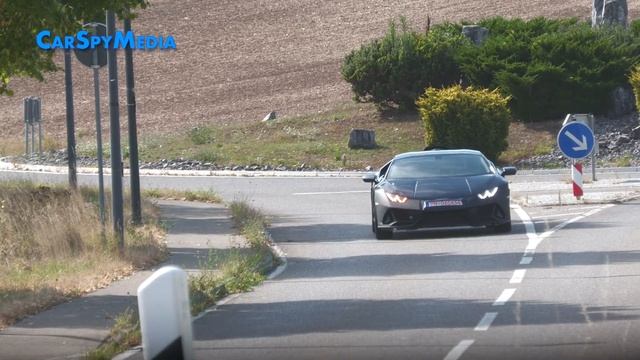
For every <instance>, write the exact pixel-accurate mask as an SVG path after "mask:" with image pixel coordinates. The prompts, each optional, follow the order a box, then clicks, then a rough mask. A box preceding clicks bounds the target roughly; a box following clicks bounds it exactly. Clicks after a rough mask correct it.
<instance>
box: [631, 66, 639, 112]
mask: <svg viewBox="0 0 640 360" xmlns="http://www.w3.org/2000/svg"><path fill="white" fill-rule="evenodd" d="M629 83H630V84H631V87H632V88H633V93H634V94H635V95H636V108H638V109H640V64H638V65H636V66H635V67H634V68H633V71H631V75H630V76H629Z"/></svg>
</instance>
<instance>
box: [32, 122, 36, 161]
mask: <svg viewBox="0 0 640 360" xmlns="http://www.w3.org/2000/svg"><path fill="white" fill-rule="evenodd" d="M31 153H32V154H35V153H36V124H35V122H32V123H31Z"/></svg>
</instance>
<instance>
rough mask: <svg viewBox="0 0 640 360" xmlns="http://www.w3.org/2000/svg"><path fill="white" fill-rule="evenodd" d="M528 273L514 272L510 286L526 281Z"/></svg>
mask: <svg viewBox="0 0 640 360" xmlns="http://www.w3.org/2000/svg"><path fill="white" fill-rule="evenodd" d="M526 273H527V269H518V270H516V271H514V272H513V276H512V277H511V280H509V284H520V283H521V282H522V280H524V276H525V275H526Z"/></svg>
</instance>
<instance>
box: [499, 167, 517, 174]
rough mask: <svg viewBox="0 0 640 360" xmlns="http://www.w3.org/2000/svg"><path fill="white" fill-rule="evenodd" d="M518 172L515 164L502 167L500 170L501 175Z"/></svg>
mask: <svg viewBox="0 0 640 360" xmlns="http://www.w3.org/2000/svg"><path fill="white" fill-rule="evenodd" d="M517 172H518V169H516V168H515V167H513V166H505V167H503V168H502V171H501V172H500V175H502V176H509V175H515V174H516V173H517Z"/></svg>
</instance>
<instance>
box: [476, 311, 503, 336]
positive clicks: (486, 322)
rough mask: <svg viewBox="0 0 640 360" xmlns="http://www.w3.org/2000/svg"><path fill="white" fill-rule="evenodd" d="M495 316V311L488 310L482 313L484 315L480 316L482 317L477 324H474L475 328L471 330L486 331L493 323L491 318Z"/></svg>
mask: <svg viewBox="0 0 640 360" xmlns="http://www.w3.org/2000/svg"><path fill="white" fill-rule="evenodd" d="M496 316H498V313H497V312H488V313H486V314H484V316H483V317H482V319H481V320H480V322H479V323H478V325H476V327H475V329H473V330H474V331H487V330H489V328H490V327H491V324H493V320H495V319H496Z"/></svg>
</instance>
